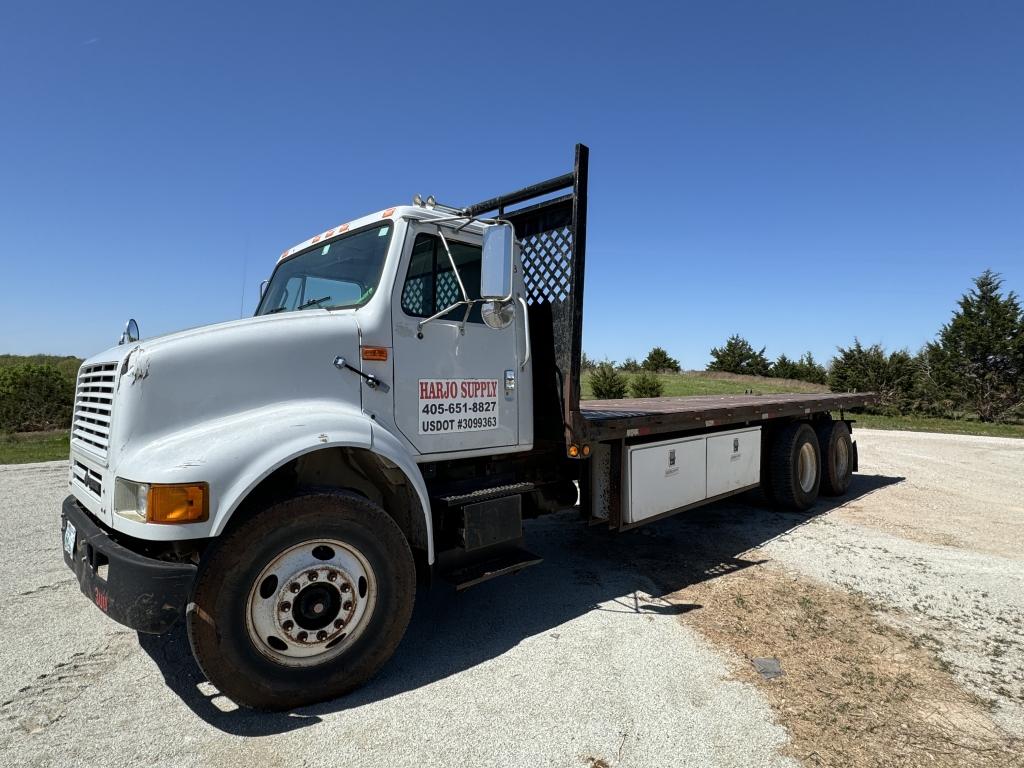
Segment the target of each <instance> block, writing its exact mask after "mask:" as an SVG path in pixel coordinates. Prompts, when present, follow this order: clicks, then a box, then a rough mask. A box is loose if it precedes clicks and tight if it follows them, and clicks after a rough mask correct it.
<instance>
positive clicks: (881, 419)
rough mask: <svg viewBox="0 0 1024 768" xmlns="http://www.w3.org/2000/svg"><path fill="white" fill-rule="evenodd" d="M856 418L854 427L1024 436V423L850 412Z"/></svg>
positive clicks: (956, 433) (989, 435)
mask: <svg viewBox="0 0 1024 768" xmlns="http://www.w3.org/2000/svg"><path fill="white" fill-rule="evenodd" d="M850 417H851V418H853V419H855V420H856V422H857V423H856V424H855V425H854V429H856V428H857V427H863V428H864V429H894V430H901V431H906V432H945V433H949V434H954V435H986V436H988V437H1017V438H1024V424H989V423H986V422H983V421H968V420H966V419H940V418H935V417H932V416H876V415H875V414H871V413H858V414H850Z"/></svg>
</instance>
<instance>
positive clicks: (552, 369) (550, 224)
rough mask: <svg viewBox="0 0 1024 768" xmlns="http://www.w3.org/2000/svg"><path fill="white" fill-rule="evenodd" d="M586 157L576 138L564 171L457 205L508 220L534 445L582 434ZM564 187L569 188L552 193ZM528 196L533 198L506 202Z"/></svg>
mask: <svg viewBox="0 0 1024 768" xmlns="http://www.w3.org/2000/svg"><path fill="white" fill-rule="evenodd" d="M589 156H590V150H589V149H588V148H587V147H586V146H584V145H583V144H577V145H576V159H575V163H574V165H573V170H572V171H571V172H570V173H566V174H564V175H562V176H556V177H555V178H553V179H548V180H547V181H542V182H540V183H539V184H533V185H531V186H529V187H524V188H523V189H520V190H517V191H515V192H509V193H508V194H505V195H499V196H498V197H493V198H491V199H489V200H484V201H482V202H479V203H476V204H475V205H470V206H468V207H467V208H464V209H463V213H465V214H467V215H470V216H482V215H484V214H488V213H492V212H496V214H497V217H498V218H502V219H506V220H508V221H510V222H512V225H513V226H514V227H515V233H516V239H517V240H518V241H519V243H520V245H521V248H522V265H523V283H524V285H525V288H526V296H525V299H526V304H527V307H528V312H529V315H530V344H531V348H532V350H533V388H534V443H535V445H538V446H540V445H543V444H545V443H555V442H561V441H563V440H564V443H565V448H566V451H567V452H568V448H569V446H571V445H578V444H579V442H580V440H581V438H582V436H583V435H584V434H585V425H584V423H583V419H582V417H581V415H580V358H581V352H582V344H583V273H584V263H585V255H586V245H587V164H588V160H589ZM565 190H568V192H566V193H565V194H562V195H555V193H557V192H563V191H565ZM543 198H546V199H543ZM531 201H538V202H534V203H533V204H532V205H526V206H525V207H515V208H513V207H512V206H520V205H521V204H523V203H530V202H531ZM567 455H570V454H568V453H567ZM574 458H575V457H574Z"/></svg>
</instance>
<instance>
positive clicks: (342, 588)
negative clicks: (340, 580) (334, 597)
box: [341, 584, 352, 592]
mask: <svg viewBox="0 0 1024 768" xmlns="http://www.w3.org/2000/svg"><path fill="white" fill-rule="evenodd" d="M350 589H352V587H350V586H349V585H348V584H342V585H341V591H342V592H348V591H349V590H350Z"/></svg>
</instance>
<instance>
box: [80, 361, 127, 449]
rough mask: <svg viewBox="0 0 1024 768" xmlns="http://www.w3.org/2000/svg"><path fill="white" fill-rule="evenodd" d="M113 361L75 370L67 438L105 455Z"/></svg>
mask: <svg viewBox="0 0 1024 768" xmlns="http://www.w3.org/2000/svg"><path fill="white" fill-rule="evenodd" d="M116 373H117V363H97V364H95V365H83V366H82V368H81V370H80V371H79V372H78V388H77V390H76V391H75V415H74V418H73V419H72V421H71V441H72V442H73V443H75V442H77V443H78V444H79V445H80V446H81V447H83V448H85V449H86V450H88V451H90V452H91V453H95V454H97V455H98V456H102V457H103V458H106V456H107V444H108V443H109V441H110V413H111V410H112V406H113V403H114V376H115V374H116Z"/></svg>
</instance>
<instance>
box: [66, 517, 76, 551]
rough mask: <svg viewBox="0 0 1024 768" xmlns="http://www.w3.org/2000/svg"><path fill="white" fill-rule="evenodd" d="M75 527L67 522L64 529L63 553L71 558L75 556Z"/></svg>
mask: <svg viewBox="0 0 1024 768" xmlns="http://www.w3.org/2000/svg"><path fill="white" fill-rule="evenodd" d="M75 533H76V532H75V525H74V523H72V522H71V521H70V520H68V522H67V525H66V526H65V528H64V551H65V552H67V553H68V554H69V555H71V556H72V557H74V556H75Z"/></svg>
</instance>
